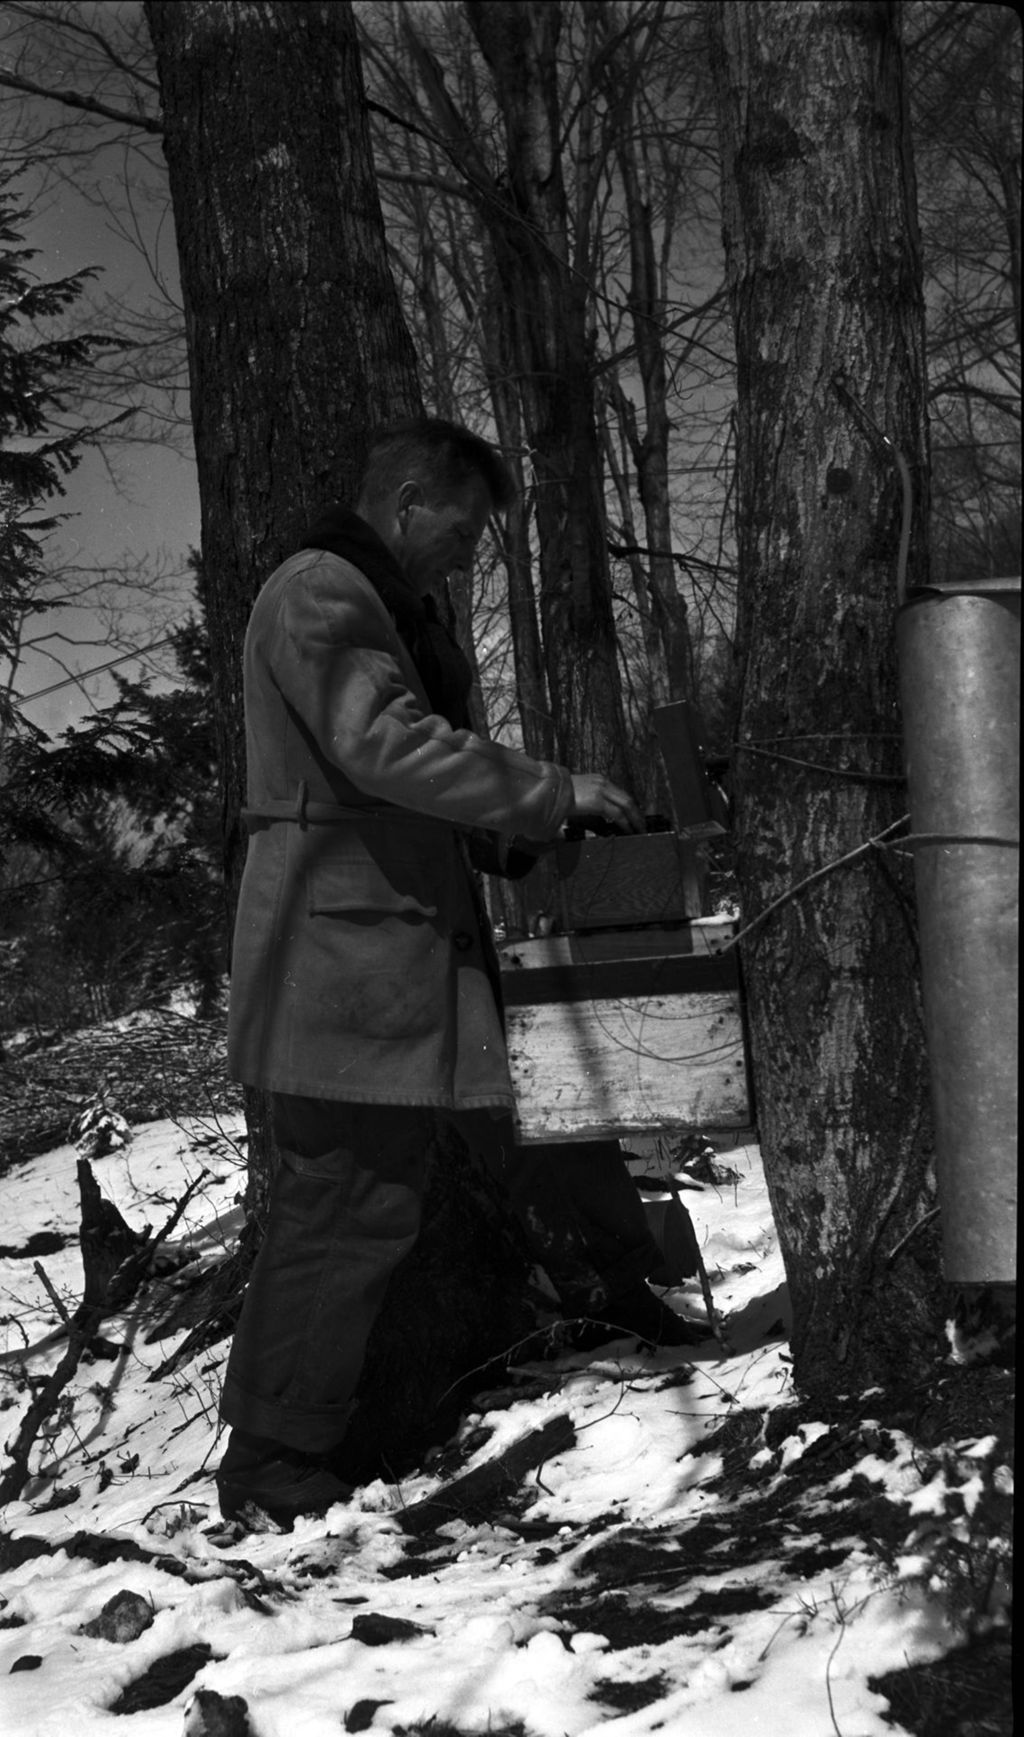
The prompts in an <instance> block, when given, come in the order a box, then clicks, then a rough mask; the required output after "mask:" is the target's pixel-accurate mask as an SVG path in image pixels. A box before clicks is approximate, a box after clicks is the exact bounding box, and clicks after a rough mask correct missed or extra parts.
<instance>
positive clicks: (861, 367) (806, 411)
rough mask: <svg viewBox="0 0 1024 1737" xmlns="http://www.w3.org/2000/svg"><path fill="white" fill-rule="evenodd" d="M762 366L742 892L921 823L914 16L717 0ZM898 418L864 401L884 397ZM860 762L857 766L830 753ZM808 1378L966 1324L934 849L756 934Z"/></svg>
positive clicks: (875, 1363) (733, 207) (786, 1233)
mask: <svg viewBox="0 0 1024 1737" xmlns="http://www.w3.org/2000/svg"><path fill="white" fill-rule="evenodd" d="M710 23H711V31H712V38H713V42H712V47H713V52H714V62H715V74H716V83H717V91H718V102H719V112H720V129H721V145H722V157H723V182H724V229H725V240H726V247H727V256H728V270H729V284H730V294H731V300H732V308H733V316H734V323H735V330H736V345H737V358H738V367H739V381H738V387H739V407H738V424H737V439H738V458H739V496H738V501H739V504H738V540H739V560H740V589H741V596H740V615H739V626H738V633H739V655H740V659H741V668H742V699H741V715H740V719H739V730H738V749H737V752H736V756H735V796H736V817H737V818H736V831H737V850H738V860H739V876H740V883H741V891H742V914H743V920H744V922H745V923H750V922H751V921H754V920H756V919H757V918H758V917H759V916H760V915H761V914H762V913H764V912H765V911H766V908H767V907H768V905H769V904H770V903H771V901H773V900H774V899H776V898H778V897H779V896H780V895H782V894H784V893H785V892H786V890H787V888H790V887H792V886H793V885H794V884H795V883H797V882H799V881H800V880H801V879H802V878H803V877H804V876H806V875H809V874H811V873H812V872H814V871H816V870H818V869H821V868H822V867H823V866H825V865H827V864H829V863H830V862H832V861H834V860H835V859H837V858H840V857H842V856H843V855H844V854H845V853H847V852H849V851H851V850H853V849H854V848H855V847H857V846H859V845H860V844H861V843H862V842H864V841H866V840H868V839H871V838H873V837H876V836H877V835H878V834H880V833H881V832H882V831H883V830H884V829H886V828H887V827H890V826H892V825H893V823H894V822H896V821H897V820H898V818H899V816H900V815H901V813H902V811H903V809H904V808H905V806H906V800H905V791H904V790H903V789H902V788H901V785H900V778H899V772H900V749H899V742H898V736H897V732H898V727H899V726H898V717H897V686H896V658H895V642H894V617H895V610H896V574H895V570H896V565H897V553H898V549H899V544H900V531H901V504H902V497H901V487H900V478H899V475H898V472H897V469H896V467H895V464H894V462H892V459H891V456H890V449H887V448H886V447H885V446H884V445H883V443H882V442H881V440H880V439H879V438H878V437H877V436H876V435H875V434H874V432H873V429H874V428H877V429H879V430H882V431H883V432H884V433H885V434H886V435H887V436H888V437H889V438H890V439H891V441H892V442H893V443H894V445H895V447H896V448H898V450H899V452H900V453H901V454H902V455H903V458H904V460H905V462H906V464H907V465H908V467H909V471H910V474H911V477H912V482H913V500H914V506H913V515H912V524H911V532H912V535H911V539H910V546H909V567H910V572H911V575H912V579H913V580H914V581H917V582H920V581H921V580H923V578H924V577H925V562H926V552H925V550H926V545H925V521H926V497H927V432H926V423H925V410H924V404H925V379H924V360H923V357H924V330H923V305H922V293H921V263H920V257H919V249H918V238H917V227H916V215H915V195H914V186H913V174H912V164H911V159H910V148H909V140H908V136H907V124H906V115H905V110H904V90H903V65H902V57H901V43H900V37H899V21H898V11H897V9H896V8H895V7H894V6H892V5H889V4H886V3H883V0H854V3H849V0H842V3H837V0H805V3H804V4H802V5H800V6H795V7H793V6H778V5H774V4H772V3H771V0H743V3H740V4H735V3H725V4H720V5H718V6H716V7H715V8H714V9H713V10H712V12H711V13H710ZM858 405H859V406H860V407H862V410H863V412H864V414H865V415H866V417H867V418H869V419H870V422H867V421H865V420H863V418H862V417H861V415H860V413H859V412H858V410H857V408H856V406H858ZM829 768H832V769H833V770H830V769H829ZM743 960H744V968H745V975H746V985H747V996H748V1005H749V1015H750V1033H751V1045H752V1060H753V1073H754V1083H755V1090H756V1097H757V1103H758V1120H759V1126H760V1131H761V1138H762V1144H763V1151H764V1159H765V1169H766V1173H767V1176H768V1182H769V1187H770V1191H771V1198H772V1204H773V1208H774V1211H775V1217H776V1222H777V1225H778V1229H779V1236H780V1241H781V1243H782V1247H783V1253H784V1256H785V1260H786V1268H787V1273H788V1277H789V1282H790V1288H791V1293H792V1302H793V1313H794V1324H793V1353H794V1373H795V1377H796V1380H797V1382H798V1384H799V1385H801V1386H802V1387H803V1388H804V1389H805V1390H807V1391H817V1392H835V1391H836V1390H837V1389H841V1390H845V1391H847V1392H856V1391H858V1390H859V1388H862V1387H865V1386H868V1385H870V1384H872V1383H886V1382H890V1381H891V1382H898V1381H900V1380H906V1379H912V1378H914V1377H915V1376H916V1375H920V1374H922V1373H923V1372H924V1371H925V1370H927V1369H928V1368H930V1367H932V1365H933V1361H934V1357H935V1352H936V1347H937V1342H938V1329H939V1327H940V1326H941V1314H940V1313H939V1309H938V1302H939V1291H938V1269H937V1252H936V1238H935V1225H934V1220H930V1221H927V1222H925V1220H926V1215H927V1214H928V1212H929V1210H930V1208H931V1207H932V1205H933V1202H934V1194H933V1180H932V1145H931V1137H930V1128H929V1118H928V1108H927V1106H928V1090H927V1078H926V1060H925V1047H924V1033H923V1026H922V1021H921V1014H920V1005H919V976H918V965H917V958H916V949H915V936H914V922H913V909H912V891H911V882H910V879H909V871H908V869H907V867H906V865H905V863H904V861H903V859H901V858H900V857H898V856H896V855H894V854H892V853H891V852H889V851H887V850H884V849H880V848H876V849H873V850H871V851H869V852H867V853H865V854H863V855H861V856H859V857H858V858H857V859H856V860H855V861H854V862H853V863H851V864H850V865H849V866H847V867H845V868H839V869H837V870H836V871H835V872H833V873H831V874H828V875H826V876H825V877H824V878H822V879H820V880H819V881H817V882H816V883H815V884H814V885H813V886H811V887H810V888H808V889H807V890H806V891H805V892H803V893H801V894H799V895H798V896H795V897H793V898H791V899H789V900H788V901H787V902H785V903H784V904H782V905H781V906H780V907H779V908H778V909H777V910H776V911H774V913H773V914H771V915H770V916H768V917H767V918H766V920H765V921H764V922H763V923H760V924H758V926H757V927H756V928H755V929H754V930H753V932H752V933H751V934H750V935H749V936H748V938H747V940H746V941H745V943H744V945H743Z"/></svg>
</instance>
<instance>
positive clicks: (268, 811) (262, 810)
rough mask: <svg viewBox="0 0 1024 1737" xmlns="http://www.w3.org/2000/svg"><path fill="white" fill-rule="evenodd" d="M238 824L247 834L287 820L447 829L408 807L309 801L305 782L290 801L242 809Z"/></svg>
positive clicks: (278, 799)
mask: <svg viewBox="0 0 1024 1737" xmlns="http://www.w3.org/2000/svg"><path fill="white" fill-rule="evenodd" d="M241 819H242V824H243V825H244V827H245V829H246V831H247V832H248V833H254V832H262V831H263V829H264V828H265V827H267V826H271V825H273V823H274V821H277V820H284V821H291V822H292V824H293V825H294V826H299V827H302V828H305V827H307V826H332V825H334V826H336V825H339V824H340V823H341V822H343V821H346V820H405V821H409V820H415V821H417V822H418V823H419V824H420V825H421V826H422V825H428V826H429V825H430V824H431V822H433V824H434V825H435V826H443V827H445V828H446V829H449V828H450V824H451V823H450V822H448V821H446V820H435V819H434V817H433V815H429V814H417V813H415V812H414V810H413V809H411V808H392V807H391V806H390V805H387V806H385V807H383V808H370V807H366V808H359V807H356V806H355V804H351V805H349V806H347V807H346V806H345V805H344V804H342V803H340V802H310V800H309V787H308V785H307V784H306V781H305V779H302V781H301V782H300V784H299V787H298V789H297V790H296V792H295V795H294V797H293V798H292V800H291V801H289V800H288V798H287V797H271V798H270V799H269V801H267V802H260V803H257V804H254V805H253V806H252V807H251V808H250V807H246V808H243V809H242V812H241Z"/></svg>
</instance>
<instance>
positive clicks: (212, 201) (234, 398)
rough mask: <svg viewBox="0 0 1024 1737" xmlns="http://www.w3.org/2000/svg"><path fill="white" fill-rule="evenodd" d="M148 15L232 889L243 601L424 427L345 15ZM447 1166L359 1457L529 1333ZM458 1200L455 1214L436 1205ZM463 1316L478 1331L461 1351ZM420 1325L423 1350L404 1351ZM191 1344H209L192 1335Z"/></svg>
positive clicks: (299, 11)
mask: <svg viewBox="0 0 1024 1737" xmlns="http://www.w3.org/2000/svg"><path fill="white" fill-rule="evenodd" d="M146 14H147V17H148V19H149V23H150V28H151V30H152V34H153V41H154V45H155V48H156V53H157V63H158V70H159V77H160V85H161V91H162V96H163V102H164V112H165V136H164V143H165V151H166V155H167V161H168V167H169V170H170V181H171V194H172V200H173V206H174V212H175V219H176V223H177V230H178V237H179V245H180V251H181V277H182V288H183V293H184V299H185V309H186V327H187V336H188V348H189V366H190V377H191V388H192V411H193V422H194V428H195V440H196V456H197V462H198V469H199V486H200V496H201V502H202V536H203V571H204V573H205V574H206V575H207V583H208V596H207V598H206V603H207V609H208V620H209V627H210V640H211V648H212V651H211V656H212V663H213V669H214V672H215V700H216V705H217V712H218V719H219V727H220V731H221V744H220V746H221V756H222V765H223V777H224V816H225V857H226V865H227V874H228V883H229V888H230V891H231V894H232V895H233V894H234V893H235V891H236V889H237V884H238V879H239V876H240V873H241V868H242V863H243V859H244V849H245V842H244V835H243V832H242V828H241V825H240V821H239V809H240V807H241V805H242V801H243V793H244V789H245V755H244V735H243V728H242V691H241V670H242V642H243V638H244V635H245V629H246V624H247V621H248V617H249V612H250V608H251V605H252V601H253V598H254V597H255V594H256V592H257V590H258V589H259V587H260V585H261V584H262V583H263V581H264V580H265V579H266V578H267V576H268V575H269V574H270V572H271V570H272V569H273V568H274V567H275V566H276V565H277V564H278V562H279V561H280V560H281V559H282V558H283V557H284V556H285V555H286V554H287V553H288V552H289V551H290V550H292V549H294V548H295V547H296V544H297V541H298V535H299V533H300V532H301V530H302V528H303V526H304V524H305V523H306V522H308V520H309V519H310V518H311V517H312V515H313V513H314V512H315V511H316V510H317V508H319V507H320V506H322V505H323V504H324V503H325V502H328V501H331V500H336V499H339V498H341V499H344V498H349V499H351V496H352V492H353V488H354V484H355V481H356V477H357V473H358V471H359V469H360V468H361V464H362V459H363V454H364V450H365V436H366V433H367V430H368V428H369V427H370V426H371V425H372V424H374V423H376V422H380V421H385V420H388V419H390V418H393V417H395V416H400V415H414V414H417V413H419V412H420V410H421V400H420V394H419V388H418V384H417V377H416V367H415V359H414V356H413V352H412V346H411V343H410V340H409V336H408V333H407V330H406V328H405V325H404V323H403V320H402V316H401V311H400V307H399V302H398V297H397V293H396V291H395V286H394V284H393V281H392V279H391V275H390V272H389V270H388V266H387V259H386V253H385V238H384V227H383V223H382V220H381V214H380V205H379V201H378V197H377V190H376V183H375V180H374V175H373V169H372V164H371V157H370V147H369V137H368V131H367V123H366V112H365V98H364V95H363V85H362V73H361V68H360V63H359V57H358V51H357V46H356V37H355V27H354V22H353V18H352V13H351V9H350V7H349V6H348V5H346V4H338V3H333V4H324V3H316V0H309V3H307V0H292V3H290V4H285V3H282V0H276V3H275V0H239V3H237V4H232V5H230V6H226V5H223V4H221V3H220V0H147V5H146ZM230 902H231V903H232V904H233V902H234V899H233V896H232V898H231V901H230ZM248 1098H249V1102H248V1105H247V1110H248V1116H249V1129H250V1153H249V1157H250V1189H249V1194H248V1197H247V1203H246V1204H247V1209H248V1232H249V1237H248V1244H249V1247H248V1251H247V1250H246V1249H244V1248H243V1251H242V1254H241V1256H240V1258H239V1260H238V1262H237V1271H238V1280H239V1284H240V1283H241V1281H242V1278H243V1277H244V1273H245V1270H246V1264H247V1263H246V1253H247V1252H248V1253H250V1254H251V1252H254V1244H255V1243H256V1242H257V1241H258V1237H259V1232H260V1227H261V1222H262V1217H263V1210H264V1207H265V1204H266V1193H267V1187H268V1180H269V1174H270V1169H271V1161H272V1154H271V1152H270V1144H271V1142H270V1131H269V1127H268V1125H267V1119H266V1114H265V1110H266V1105H265V1100H264V1099H263V1098H262V1095H261V1094H258V1093H254V1092H250V1093H249V1094H248ZM445 1156H446V1155H445V1154H441V1162H439V1163H438V1164H437V1166H436V1182H435V1185H434V1187H433V1192H432V1195H431V1197H430V1199H429V1200H428V1204H427V1208H426V1215H425V1216H426V1221H427V1222H428V1224H429V1225H430V1226H431V1228H430V1229H428V1230H427V1231H426V1232H425V1233H424V1236H423V1238H422V1239H421V1243H422V1246H421V1247H420V1248H418V1249H417V1251H416V1263H417V1264H416V1265H415V1266H414V1267H413V1268H412V1269H411V1277H410V1274H405V1275H404V1276H403V1280H402V1282H401V1283H400V1284H398V1285H396V1286H395V1287H394V1288H393V1291H392V1293H391V1294H389V1297H388V1299H387V1303H386V1305H385V1309H384V1311H383V1312H382V1315H381V1317H380V1319H379V1321H378V1323H377V1327H376V1329H375V1339H374V1346H375V1349H374V1356H373V1359H371V1361H370V1363H369V1364H368V1367H367V1376H366V1382H367V1384H368V1385H367V1386H366V1387H365V1388H364V1389H362V1390H361V1394H360V1400H359V1405H360V1410H359V1418H360V1438H359V1439H360V1446H361V1448H362V1449H363V1450H365V1451H367V1452H369V1450H370V1446H371V1445H372V1444H373V1443H375V1442H376V1443H382V1442H383V1443H388V1442H390V1443H391V1445H392V1446H394V1447H395V1450H396V1451H398V1449H399V1446H400V1447H401V1448H402V1449H403V1450H405V1451H412V1450H413V1448H414V1445H415V1444H416V1443H417V1442H421V1441H422V1439H423V1437H424V1435H425V1434H427V1433H428V1432H429V1429H430V1416H431V1414H432V1412H433V1410H434V1408H435V1407H436V1405H437V1403H438V1400H439V1396H440V1395H441V1394H443V1393H444V1392H445V1391H447V1390H448V1389H450V1388H451V1387H452V1384H453V1382H455V1381H457V1380H458V1378H459V1377H460V1376H461V1375H462V1374H463V1373H464V1370H465V1364H464V1361H463V1357H464V1356H466V1355H470V1356H471V1357H472V1359H473V1360H474V1361H475V1362H476V1363H480V1362H481V1361H483V1360H485V1357H486V1355H487V1354H490V1353H493V1352H494V1351H496V1350H499V1349H502V1348H503V1347H504V1345H505V1344H506V1343H507V1333H508V1329H509V1325H510V1320H511V1321H512V1322H513V1323H514V1325H515V1327H516V1329H518V1327H519V1325H520V1324H521V1322H522V1318H523V1316H522V1311H523V1308H524V1307H525V1305H524V1303H523V1287H522V1275H523V1271H524V1270H525V1267H524V1261H523V1258H522V1256H521V1254H519V1253H517V1254H516V1257H515V1259H514V1260H512V1262H511V1265H510V1264H509V1262H508V1261H506V1262H505V1263H504V1265H503V1266H502V1267H501V1271H500V1277H499V1278H497V1279H496V1278H495V1276H494V1272H493V1271H488V1270H487V1269H485V1268H484V1267H483V1265H482V1262H481V1258H480V1249H481V1246H484V1247H488V1246H489V1244H488V1242H487V1239H486V1237H485V1235H484V1230H485V1229H486V1228H487V1227H488V1226H491V1225H493V1224H494V1223H495V1220H496V1217H497V1221H498V1225H497V1230H496V1232H495V1236H497V1239H498V1241H499V1242H500V1241H501V1235H500V1232H501V1223H500V1218H501V1215H500V1213H497V1214H496V1211H495V1208H494V1206H493V1203H492V1201H491V1198H490V1195H489V1193H488V1191H487V1190H486V1188H484V1187H483V1185H481V1186H480V1187H475V1186H474V1184H473V1172H472V1171H471V1170H470V1168H469V1167H468V1166H467V1165H466V1164H465V1163H463V1164H461V1165H460V1163H459V1159H458V1154H453V1155H451V1162H450V1163H446V1162H445ZM453 1190H454V1191H455V1192H456V1193H457V1194H458V1197H459V1202H460V1206H461V1209H462V1210H461V1217H459V1218H458V1219H457V1220H456V1218H455V1217H454V1215H453V1214H452V1212H450V1211H448V1212H446V1211H445V1210H444V1205H445V1202H446V1201H448V1200H450V1197H451V1195H452V1192H453ZM467 1224H468V1225H470V1226H471V1227H472V1226H476V1225H479V1226H481V1227H483V1229H481V1231H480V1234H477V1231H476V1230H475V1229H473V1228H470V1229H467ZM453 1226H454V1227H455V1228H454V1230H453V1228H452V1227H453ZM509 1234H510V1235H511V1236H512V1237H513V1239H514V1235H515V1233H514V1231H513V1232H510V1233H509ZM493 1240H494V1237H492V1238H491V1241H493ZM517 1247H518V1245H517ZM437 1271H444V1272H445V1273H447V1274H448V1283H447V1287H446V1288H442V1287H440V1286H437V1285H433V1284H430V1283H429V1277H428V1278H424V1277H423V1274H424V1273H426V1274H427V1275H430V1274H431V1273H436V1272H437ZM417 1273H419V1274H420V1280H419V1282H417V1280H416V1274H417ZM428 1284H429V1292H430V1294H429V1300H425V1296H424V1292H425V1290H426V1289H427V1288H428ZM502 1287H504V1289H502ZM496 1288H497V1290H498V1291H499V1293H501V1295H503V1296H504V1298H505V1308H504V1310H502V1309H501V1308H499V1307H498V1301H497V1300H496V1298H495V1296H494V1294H493V1293H494V1291H495V1289H496ZM467 1299H471V1300H470V1301H467ZM467 1313H468V1314H469V1316H470V1317H471V1318H472V1320H473V1321H474V1322H475V1323H476V1327H475V1332H474V1334H473V1335H472V1343H471V1345H470V1346H469V1347H468V1348H467V1345H466V1343H465V1341H466V1330H465V1321H464V1317H465V1316H466V1314H467ZM213 1314H214V1315H215V1317H216V1318H215V1320H214V1321H213V1323H212V1327H211V1330H212V1332H213V1333H214V1334H215V1335H221V1336H222V1334H223V1332H224V1331H225V1328H226V1323H227V1319H228V1317H229V1315H230V1309H229V1308H228V1307H227V1305H226V1303H225V1300H224V1298H223V1297H220V1298H218V1297H216V1296H215V1297H214V1298H213ZM424 1320H429V1322H430V1326H431V1333H430V1336H429V1341H428V1342H427V1343H422V1342H421V1339H420V1338H419V1337H418V1328H419V1325H420V1324H421V1323H422V1322H423V1321H424ZM495 1335H498V1338H497V1341H496V1340H495ZM503 1335H505V1336H503ZM193 1342H194V1343H200V1342H202V1331H201V1329H197V1333H196V1335H194V1336H193ZM381 1369H385V1370H386V1371H387V1380H386V1381H385V1382H383V1384H382V1382H381V1379H380V1373H379V1372H380V1370H381ZM396 1395H402V1396H403V1399H402V1408H401V1417H400V1419H398V1420H396V1418H395V1416H394V1405H395V1402H396ZM389 1406H390V1408H391V1409H390V1410H389ZM399 1425H400V1427H399ZM399 1436H400V1438H401V1440H400V1442H399V1439H398V1438H399Z"/></svg>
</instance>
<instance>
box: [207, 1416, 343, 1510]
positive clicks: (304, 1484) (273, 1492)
mask: <svg viewBox="0 0 1024 1737" xmlns="http://www.w3.org/2000/svg"><path fill="white" fill-rule="evenodd" d="M216 1482H217V1495H218V1498H219V1500H220V1511H221V1513H222V1514H223V1516H224V1518H225V1520H241V1521H243V1522H244V1521H246V1520H247V1519H252V1520H256V1519H257V1518H258V1515H257V1513H256V1512H255V1511H256V1510H258V1513H259V1514H265V1515H266V1516H267V1517H268V1519H270V1520H273V1522H274V1524H275V1525H277V1526H280V1527H282V1529H283V1530H284V1531H286V1532H290V1531H291V1529H292V1526H293V1525H294V1524H295V1521H296V1520H297V1519H298V1518H299V1516H300V1515H301V1514H308V1515H317V1516H319V1515H322V1514H326V1512H327V1510H328V1508H333V1507H334V1504H335V1503H336V1502H347V1501H348V1499H349V1497H350V1496H351V1494H352V1486H351V1485H350V1484H343V1483H342V1481H341V1479H340V1478H336V1477H335V1476H334V1473H333V1472H329V1471H328V1470H327V1467H326V1465H325V1464H324V1458H323V1456H322V1455H316V1454H304V1453H300V1451H299V1450H298V1448H290V1447H286V1446H285V1445H284V1443H283V1442H278V1441H270V1440H268V1439H267V1437H265V1436H259V1435H246V1433H245V1432H244V1431H243V1430H240V1429H233V1430H231V1432H230V1434H229V1435H228V1445H227V1447H226V1449H225V1451H224V1457H223V1459H222V1460H221V1462H220V1466H219V1468H218V1470H217V1479H216Z"/></svg>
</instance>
